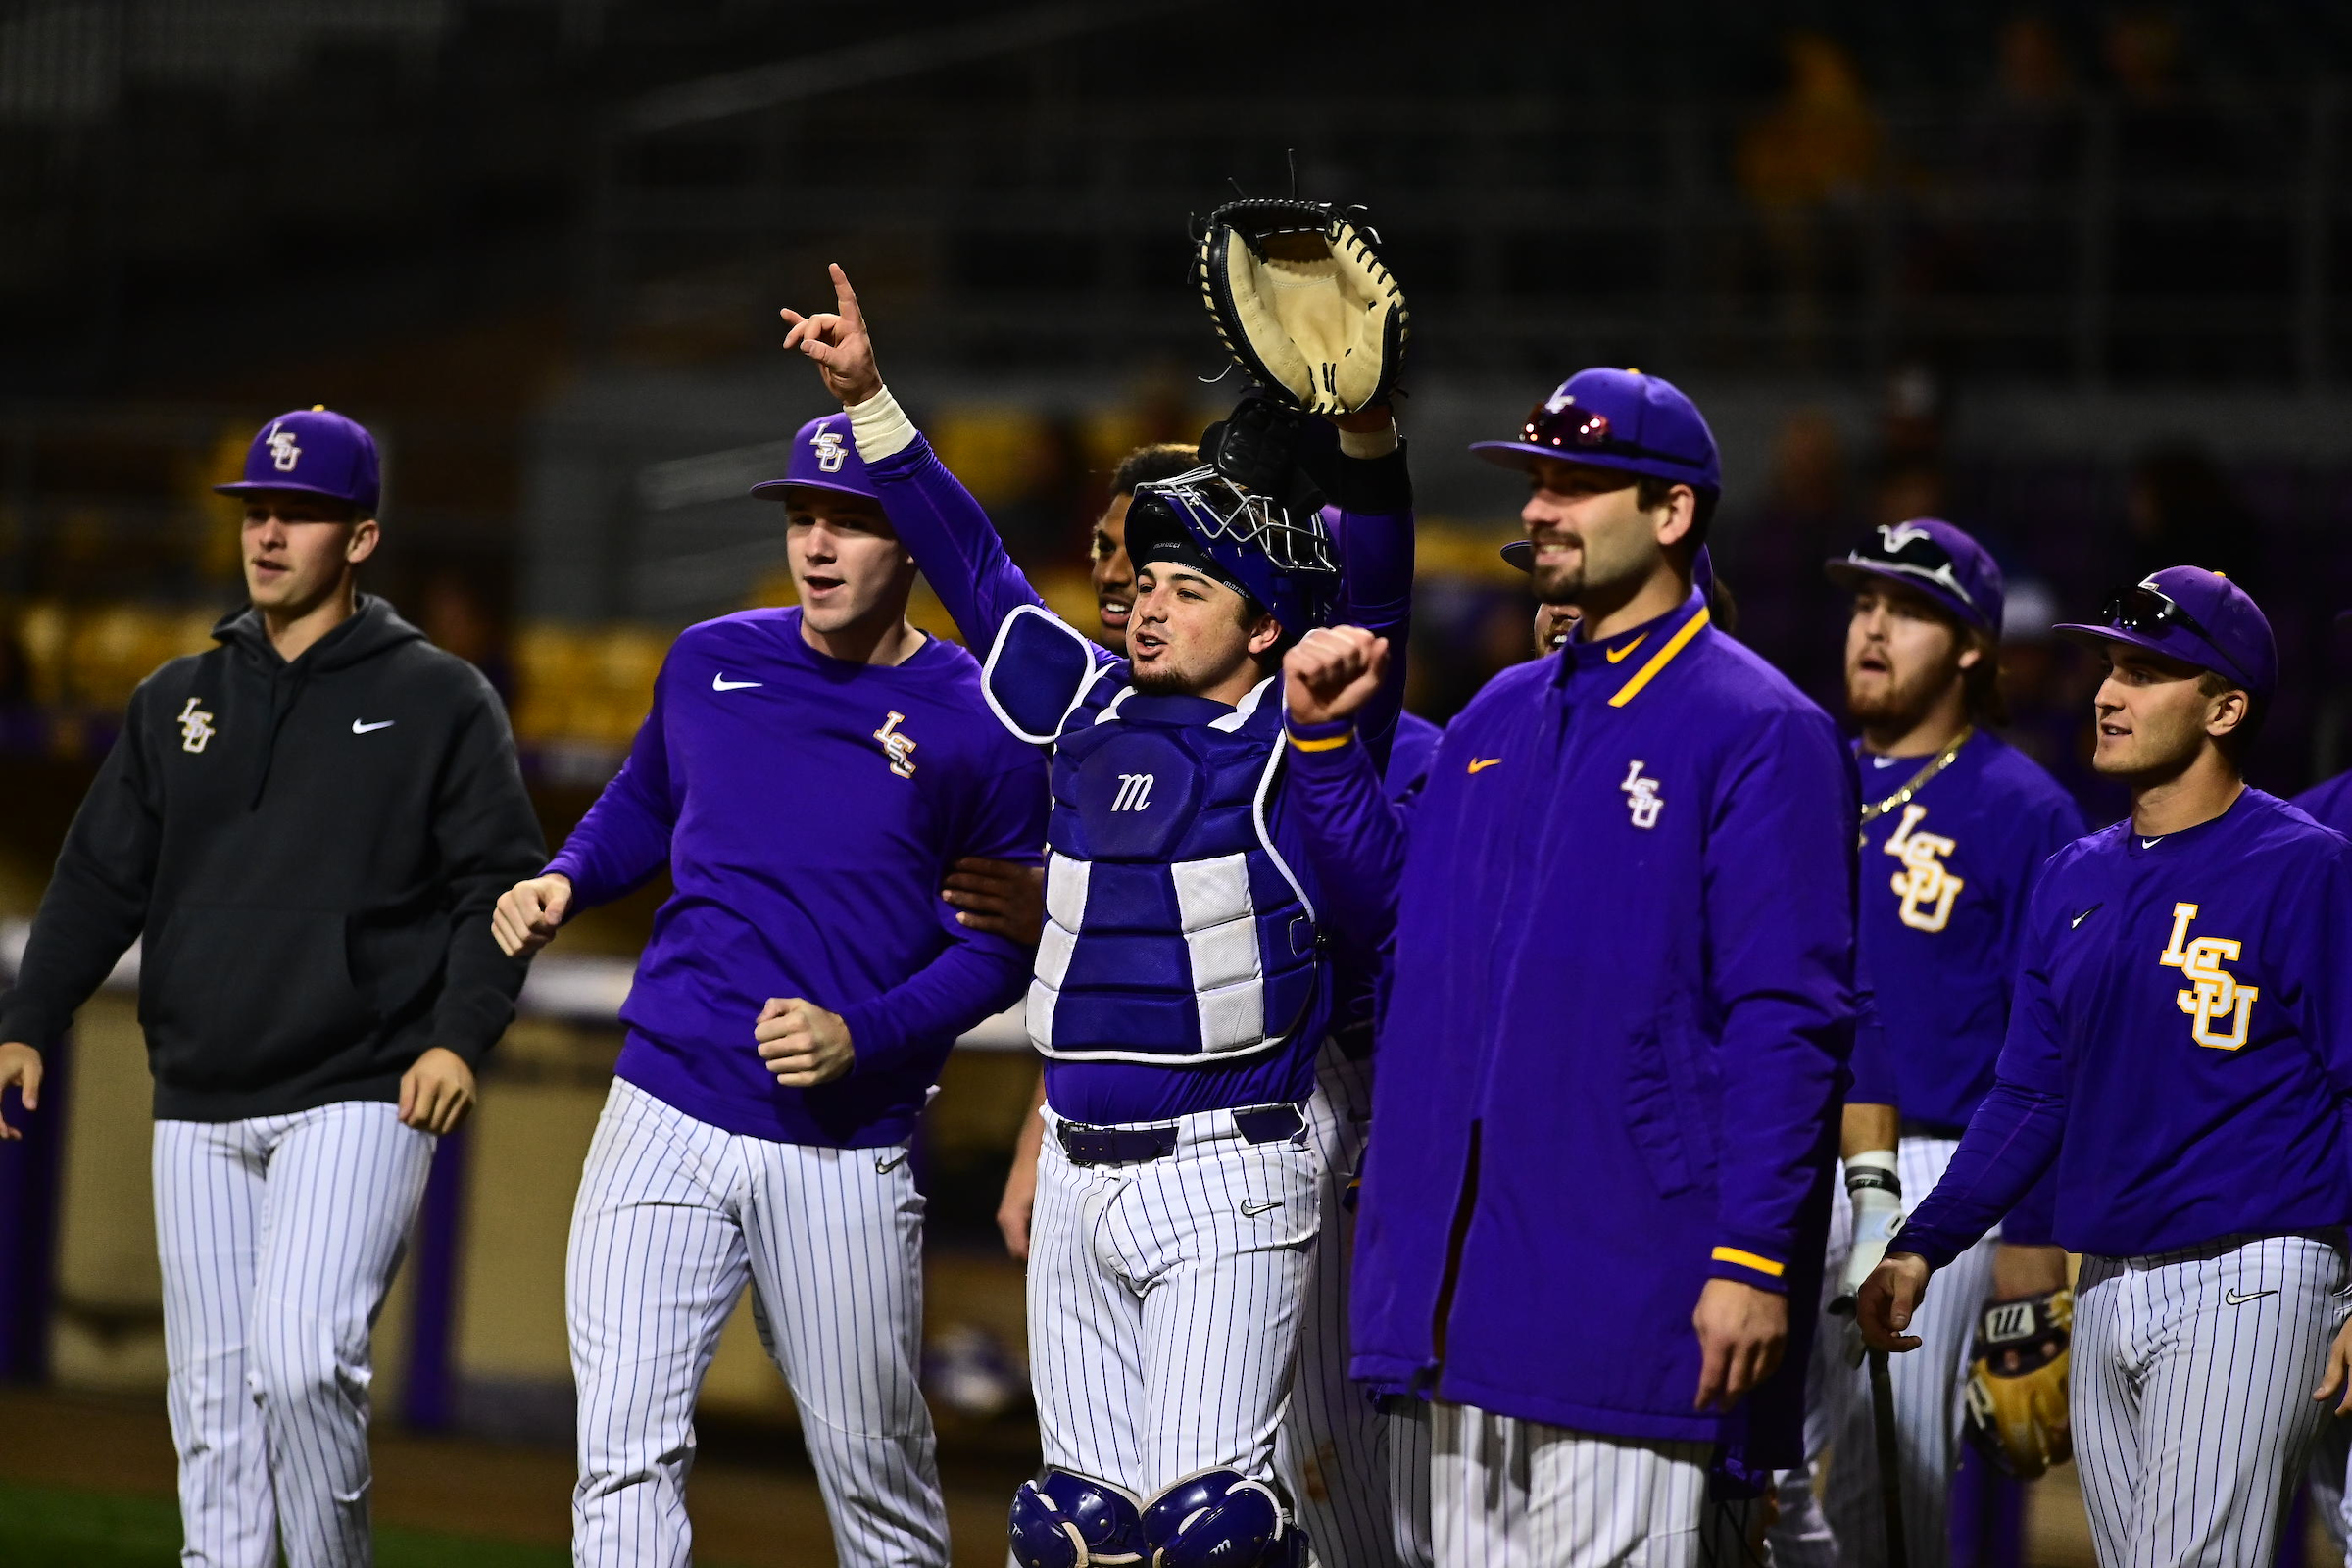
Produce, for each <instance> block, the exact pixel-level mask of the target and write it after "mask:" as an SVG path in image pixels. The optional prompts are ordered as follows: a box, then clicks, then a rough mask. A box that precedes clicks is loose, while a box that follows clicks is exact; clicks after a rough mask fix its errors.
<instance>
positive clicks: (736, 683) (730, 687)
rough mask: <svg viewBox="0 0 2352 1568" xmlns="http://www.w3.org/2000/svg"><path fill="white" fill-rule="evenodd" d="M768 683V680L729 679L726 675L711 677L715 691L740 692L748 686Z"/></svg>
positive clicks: (712, 687)
mask: <svg viewBox="0 0 2352 1568" xmlns="http://www.w3.org/2000/svg"><path fill="white" fill-rule="evenodd" d="M766 684H767V682H765V681H763V680H729V679H727V677H726V676H724V675H713V676H711V690H712V691H714V692H739V691H741V690H743V689H744V688H745V687H746V686H764V685H766Z"/></svg>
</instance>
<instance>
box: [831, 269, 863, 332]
mask: <svg viewBox="0 0 2352 1568" xmlns="http://www.w3.org/2000/svg"><path fill="white" fill-rule="evenodd" d="M831 266H832V271H833V299H834V303H835V306H836V308H837V309H838V310H839V311H840V312H841V319H843V320H844V321H846V322H848V323H849V324H850V325H852V326H854V327H857V328H858V329H859V330H860V331H862V330H864V327H865V313H864V312H863V311H860V310H859V309H858V291H857V290H856V289H854V288H852V287H850V274H849V273H847V272H845V271H843V270H841V264H840V263H839V262H834V263H832V264H831Z"/></svg>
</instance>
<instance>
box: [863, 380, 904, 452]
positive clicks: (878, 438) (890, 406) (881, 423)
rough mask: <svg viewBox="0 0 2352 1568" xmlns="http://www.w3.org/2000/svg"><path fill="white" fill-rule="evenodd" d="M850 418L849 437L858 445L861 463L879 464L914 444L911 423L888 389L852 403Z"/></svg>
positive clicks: (885, 388)
mask: <svg viewBox="0 0 2352 1568" xmlns="http://www.w3.org/2000/svg"><path fill="white" fill-rule="evenodd" d="M849 416H850V437H851V439H852V440H854V441H856V442H857V443H858V458H859V460H860V461H862V462H865V463H879V462H881V461H882V460H883V459H884V458H887V457H889V456H890V455H891V454H892V453H894V452H904V451H906V450H907V448H908V447H910V446H912V445H914V434H915V432H914V421H913V420H912V419H909V418H907V411H906V410H905V409H902V408H900V407H899V400H898V399H897V398H894V397H892V396H891V395H890V388H888V387H884V388H883V389H882V390H881V391H879V392H877V393H875V394H874V395H873V396H872V397H870V398H867V399H866V400H865V401H864V402H863V403H853V404H851V405H850V408H849Z"/></svg>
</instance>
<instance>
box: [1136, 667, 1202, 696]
mask: <svg viewBox="0 0 2352 1568" xmlns="http://www.w3.org/2000/svg"><path fill="white" fill-rule="evenodd" d="M1127 684H1128V685H1130V686H1133V687H1134V688H1135V689H1136V690H1137V691H1139V692H1142V693H1143V694H1144V695H1145V696H1146V697H1189V696H1191V695H1192V691H1193V681H1192V678H1191V677H1190V676H1189V675H1187V674H1186V673H1185V672H1184V671H1183V670H1181V669H1177V668H1175V667H1174V666H1172V665H1171V664H1169V663H1168V662H1167V661H1165V660H1164V659H1163V660H1162V661H1161V662H1159V663H1158V664H1157V665H1155V666H1154V667H1152V668H1151V669H1138V668H1136V667H1135V666H1134V665H1133V664H1130V665H1128V666H1127Z"/></svg>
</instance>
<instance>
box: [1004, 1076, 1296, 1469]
mask: <svg viewBox="0 0 2352 1568" xmlns="http://www.w3.org/2000/svg"><path fill="white" fill-rule="evenodd" d="M1059 1122H1060V1118H1059V1117H1057V1116H1055V1115H1054V1113H1053V1111H1052V1110H1050V1109H1049V1110H1048V1111H1047V1112H1046V1128H1047V1131H1046V1138H1045V1147H1044V1150H1043V1152H1042V1153H1041V1154H1040V1157H1039V1159H1038V1172H1037V1209H1036V1216H1035V1219H1034V1221H1033V1223H1032V1227H1031V1232H1030V1249H1029V1356H1030V1380H1031V1383H1032V1385H1033V1387H1034V1389H1035V1391H1036V1395H1037V1412H1038V1436H1039V1439H1040V1441H1041V1443H1042V1445H1043V1447H1044V1450H1045V1461H1046V1463H1048V1464H1050V1465H1056V1466H1059V1467H1060V1468H1062V1469H1065V1470H1074V1471H1077V1472H1078V1473H1079V1474H1081V1475H1089V1476H1094V1477H1096V1478H1098V1479H1100V1480H1103V1481H1108V1482H1111V1483H1113V1484H1115V1485H1117V1486H1121V1487H1124V1488H1126V1489H1127V1490H1128V1491H1130V1492H1133V1493H1134V1494H1136V1495H1138V1496H1140V1497H1144V1498H1147V1499H1149V1498H1150V1497H1151V1496H1152V1495H1153V1494H1155V1493H1158V1492H1160V1491H1161V1490H1163V1489H1164V1488H1166V1487H1167V1486H1169V1485H1170V1484H1171V1483H1173V1482H1176V1481H1179V1480H1182V1479H1183V1478H1184V1477H1186V1476H1189V1475H1193V1474H1197V1473H1199V1472H1201V1471H1203V1470H1212V1469H1231V1470H1238V1471H1240V1472H1241V1473H1242V1474H1244V1475H1246V1476H1249V1477H1250V1478H1251V1479H1253V1480H1258V1481H1268V1482H1279V1477H1278V1475H1277V1472H1276V1467H1275V1463H1274V1439H1275V1433H1276V1430H1277V1429H1278V1428H1279V1427H1280V1426H1281V1424H1282V1419H1283V1412H1284V1408H1285V1406H1286V1405H1288V1403H1289V1402H1290V1397H1291V1374H1292V1358H1293V1355H1294V1353H1295V1351H1296V1349H1297V1346H1298V1339H1299V1322H1300V1317H1301V1314H1302V1311H1303V1308H1304V1302H1305V1297H1306V1285H1307V1272H1308V1270H1309V1268H1310V1267H1311V1266H1312V1263H1311V1254H1312V1250H1313V1247H1314V1245H1315V1238H1316V1233H1317V1231H1318V1230H1319V1229H1320V1226H1321V1217H1322V1195H1321V1190H1320V1187H1321V1180H1322V1162H1321V1160H1320V1159H1318V1158H1317V1157H1316V1155H1315V1152H1314V1151H1313V1150H1312V1149H1310V1148H1308V1147H1306V1145H1305V1144H1304V1142H1303V1141H1302V1140H1301V1141H1299V1142H1279V1143H1271V1144H1251V1143H1250V1142H1248V1141H1246V1140H1245V1139H1244V1138H1243V1137H1242V1135H1241V1133H1240V1132H1239V1131H1238V1130H1236V1128H1235V1127H1234V1124H1233V1115H1232V1113H1231V1112H1230V1111H1204V1112H1201V1113H1200V1114H1197V1115H1192V1116H1183V1117H1179V1118H1178V1119H1177V1122H1176V1126H1177V1129H1178V1143H1177V1148H1176V1152H1174V1153H1173V1154H1170V1155H1168V1156H1167V1157H1165V1158H1163V1159H1155V1160H1151V1161H1148V1162H1146V1163H1142V1164H1135V1165H1097V1166H1089V1167H1080V1166H1076V1165H1073V1164H1071V1163H1070V1160H1069V1156H1068V1155H1067V1154H1065V1153H1064V1152H1062V1149H1061V1144H1060V1142H1059V1140H1057V1139H1056V1138H1055V1137H1054V1128H1055V1127H1056V1126H1057V1125H1058V1124H1059ZM1282 1490H1285V1491H1287V1490H1288V1489H1287V1485H1285V1486H1283V1488H1282Z"/></svg>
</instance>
